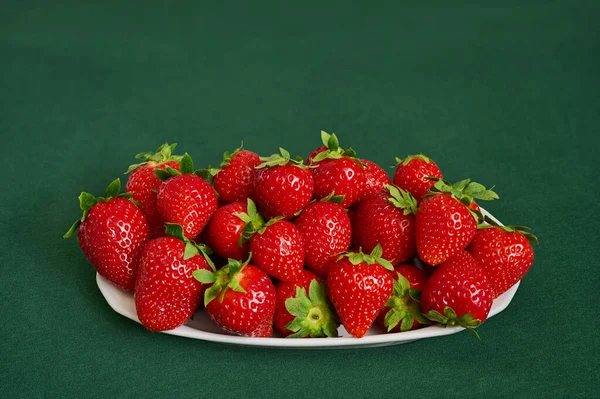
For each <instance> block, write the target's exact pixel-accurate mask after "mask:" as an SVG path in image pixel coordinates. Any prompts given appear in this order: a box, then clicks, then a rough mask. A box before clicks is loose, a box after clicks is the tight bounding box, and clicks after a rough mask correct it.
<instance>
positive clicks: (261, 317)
mask: <svg viewBox="0 0 600 399" xmlns="http://www.w3.org/2000/svg"><path fill="white" fill-rule="evenodd" d="M249 261H250V259H249V258H248V260H247V261H246V262H244V263H240V262H238V261H237V260H235V259H229V263H228V264H227V265H225V266H224V267H223V268H221V269H219V270H217V271H216V272H208V271H205V270H198V271H196V272H194V277H195V278H196V279H197V280H198V281H200V282H202V283H205V284H211V285H210V287H209V288H208V289H207V290H206V291H205V292H204V305H205V307H206V311H207V312H208V314H209V316H210V317H211V318H212V319H213V321H214V322H215V323H216V324H217V325H218V326H219V327H221V328H223V329H224V330H227V331H229V332H232V333H234V334H238V335H243V336H247V337H269V336H271V334H272V333H273V315H274V313H275V287H274V286H273V283H272V282H271V279H270V278H269V276H268V275H267V274H266V273H265V272H263V271H262V270H260V268H258V267H257V266H254V265H251V264H249V263H248V262H249Z"/></svg>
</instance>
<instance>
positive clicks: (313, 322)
mask: <svg viewBox="0 0 600 399" xmlns="http://www.w3.org/2000/svg"><path fill="white" fill-rule="evenodd" d="M275 292H276V293H277V304H276V306H275V316H274V318H273V324H274V325H275V328H277V330H279V331H280V332H281V333H282V334H284V335H285V336H289V337H292V338H304V337H312V338H316V337H325V336H327V337H337V335H338V332H337V328H338V327H339V325H340V324H339V320H338V319H337V316H336V315H335V313H334V312H333V311H332V310H331V308H330V306H329V301H328V299H327V289H326V288H325V283H324V282H322V281H321V279H320V278H319V277H318V276H317V275H316V274H314V273H312V272H310V271H308V270H303V271H302V274H300V277H298V278H297V279H296V280H294V281H290V282H284V281H280V282H278V283H277V284H276V285H275Z"/></svg>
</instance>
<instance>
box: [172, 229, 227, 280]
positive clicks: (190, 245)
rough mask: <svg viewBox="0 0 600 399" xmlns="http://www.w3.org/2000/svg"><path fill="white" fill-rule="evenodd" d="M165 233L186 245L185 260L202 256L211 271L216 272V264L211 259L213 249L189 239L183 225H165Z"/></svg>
mask: <svg viewBox="0 0 600 399" xmlns="http://www.w3.org/2000/svg"><path fill="white" fill-rule="evenodd" d="M165 233H166V235H168V236H170V237H174V238H177V239H179V240H181V241H182V242H183V243H184V244H185V250H184V253H183V260H188V259H190V258H191V257H193V256H196V255H200V254H202V256H203V257H204V259H206V262H207V263H208V265H209V266H210V267H211V269H213V271H214V270H216V267H215V264H214V263H213V261H212V259H210V257H209V255H211V254H212V253H213V251H212V249H210V247H208V246H207V245H205V244H196V243H195V242H194V241H192V240H190V239H189V238H187V237H186V236H185V234H184V232H183V227H181V225H179V224H177V223H165Z"/></svg>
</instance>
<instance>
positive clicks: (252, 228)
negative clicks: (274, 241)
mask: <svg viewBox="0 0 600 399" xmlns="http://www.w3.org/2000/svg"><path fill="white" fill-rule="evenodd" d="M247 201H248V202H247V206H246V212H247V213H237V214H236V215H235V216H237V217H238V218H240V219H241V220H243V221H244V222H246V226H245V227H244V231H243V232H242V234H241V235H240V239H239V240H238V245H239V246H240V247H241V246H242V245H243V244H244V242H247V241H249V240H250V238H251V237H252V236H253V235H254V234H256V233H258V232H259V231H261V230H262V231H263V232H264V228H265V227H266V223H265V219H264V217H263V216H262V215H261V214H260V212H258V209H257V208H256V204H255V203H254V201H252V200H251V199H250V198H248V200H247ZM271 224H273V223H271Z"/></svg>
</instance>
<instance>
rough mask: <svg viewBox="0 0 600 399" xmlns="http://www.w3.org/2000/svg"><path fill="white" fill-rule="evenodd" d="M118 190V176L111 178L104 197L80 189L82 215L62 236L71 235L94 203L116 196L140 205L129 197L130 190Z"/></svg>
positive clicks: (138, 205)
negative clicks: (124, 191) (122, 191)
mask: <svg viewBox="0 0 600 399" xmlns="http://www.w3.org/2000/svg"><path fill="white" fill-rule="evenodd" d="M120 191H121V179H118V178H117V179H115V180H113V181H112V182H111V183H110V184H109V185H108V187H107V188H106V191H105V192H104V197H94V196H93V195H92V194H90V193H86V192H85V191H82V192H81V194H79V208H80V209H81V210H82V211H83V215H82V216H81V218H80V219H78V220H76V221H75V223H73V225H72V226H71V228H70V229H69V231H67V232H66V233H65V235H64V236H63V238H69V237H71V236H72V235H73V233H74V232H75V231H76V230H77V229H78V228H79V225H80V224H81V222H83V221H84V220H85V218H86V217H87V215H88V214H89V212H90V209H92V208H93V207H94V205H96V204H97V203H99V202H107V201H110V200H111V199H113V198H117V197H118V198H125V199H128V200H129V201H131V202H133V203H134V204H135V205H136V206H137V207H141V205H140V204H139V203H138V202H137V201H135V200H134V199H133V198H131V196H132V194H131V193H130V192H126V193H119V192H120Z"/></svg>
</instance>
